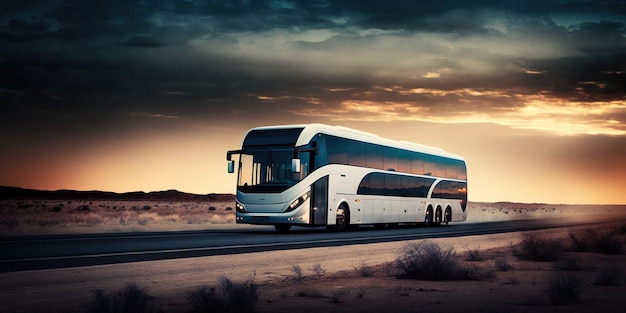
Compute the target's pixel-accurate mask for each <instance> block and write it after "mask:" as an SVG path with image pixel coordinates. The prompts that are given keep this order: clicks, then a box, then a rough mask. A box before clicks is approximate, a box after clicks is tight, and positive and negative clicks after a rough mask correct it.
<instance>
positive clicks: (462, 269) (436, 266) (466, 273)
mask: <svg viewBox="0 0 626 313" xmlns="http://www.w3.org/2000/svg"><path fill="white" fill-rule="evenodd" d="M396 264H397V267H398V269H399V270H400V272H399V273H398V275H397V277H398V278H411V279H425V280H457V279H480V278H481V274H480V273H479V271H478V269H477V267H475V266H469V267H468V266H463V265H461V264H460V263H459V262H458V261H457V258H456V252H455V251H454V249H453V248H448V249H445V250H442V249H441V248H440V247H439V246H438V245H437V244H435V243H432V242H429V241H420V242H418V243H414V244H407V245H406V246H405V247H404V249H403V251H402V253H401V255H400V256H399V257H398V258H397V259H396Z"/></svg>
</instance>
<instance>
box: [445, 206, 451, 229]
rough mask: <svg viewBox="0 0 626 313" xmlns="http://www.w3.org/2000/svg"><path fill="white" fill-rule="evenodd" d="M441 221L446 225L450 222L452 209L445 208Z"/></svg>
mask: <svg viewBox="0 0 626 313" xmlns="http://www.w3.org/2000/svg"><path fill="white" fill-rule="evenodd" d="M443 221H444V222H445V223H446V225H448V223H450V222H451V221H452V209H451V208H450V207H449V206H448V207H446V212H445V214H444V215H443Z"/></svg>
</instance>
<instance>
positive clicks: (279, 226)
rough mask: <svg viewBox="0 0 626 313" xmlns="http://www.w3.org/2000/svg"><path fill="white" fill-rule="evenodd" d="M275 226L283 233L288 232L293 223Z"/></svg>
mask: <svg viewBox="0 0 626 313" xmlns="http://www.w3.org/2000/svg"><path fill="white" fill-rule="evenodd" d="M274 228H276V230H277V231H279V232H281V233H286V232H288V231H289V229H291V225H289V224H275V225H274Z"/></svg>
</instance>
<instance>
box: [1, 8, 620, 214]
mask: <svg viewBox="0 0 626 313" xmlns="http://www.w3.org/2000/svg"><path fill="white" fill-rule="evenodd" d="M0 12H2V13H0V40H1V41H2V45H1V47H2V48H0V70H1V71H2V75H1V77H0V101H1V108H0V128H1V129H0V130H1V131H2V135H1V137H0V149H1V151H2V153H1V154H0V173H1V174H0V185H5V186H18V187H24V188H37V189H46V190H56V189H78V190H93V189H99V190H107V191H117V192H126V191H136V190H143V191H156V190H167V189H178V190H180V191H186V192H193V193H202V194H204V193H212V192H218V193H234V192H235V175H228V174H227V173H226V165H225V154H226V151H227V150H232V149H237V148H239V147H240V145H241V140H242V138H243V136H244V134H245V133H246V131H247V130H248V129H250V128H252V127H256V126H263V125H278V124H299V123H326V124H332V125H342V126H347V127H352V128H355V129H359V130H363V131H368V132H371V133H375V134H378V135H380V136H383V137H388V138H391V139H396V140H406V141H412V142H417V143H422V144H427V145H432V146H437V147H441V148H444V149H445V150H447V151H449V152H452V153H455V154H459V155H462V156H464V157H465V158H466V160H467V164H468V171H469V187H468V194H469V198H470V200H472V201H517V202H552V203H619V204H624V203H626V193H625V192H624V190H625V189H626V183H625V182H624V177H626V162H625V161H624V160H626V89H625V87H624V86H626V74H625V71H626V61H625V60H626V14H624V12H626V4H624V3H617V2H612V1H609V2H596V1H591V2H571V3H570V2H568V1H566V2H563V1H541V5H539V2H537V1H526V2H520V3H517V4H515V5H514V6H513V5H512V4H511V3H508V2H501V1H493V2H492V3H491V2H489V1H487V2H479V3H474V2H467V3H465V2H461V3H459V2H449V1H438V2H436V3H435V2H434V3H430V4H428V5H426V4H420V3H419V2H410V1H408V2H397V3H394V5H391V4H387V3H385V2H379V1H330V0H329V1H315V2H310V1H237V2H233V1H211V2H205V1H185V2H168V1H165V2H154V3H153V2H137V3H133V4H128V3H127V2H124V1H107V2H102V3H93V2H85V1H74V0H58V1H27V2H20V1H8V2H5V3H2V4H0Z"/></svg>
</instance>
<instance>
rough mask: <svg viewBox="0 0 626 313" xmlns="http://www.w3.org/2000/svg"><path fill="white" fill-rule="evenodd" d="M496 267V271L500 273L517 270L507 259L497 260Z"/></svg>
mask: <svg viewBox="0 0 626 313" xmlns="http://www.w3.org/2000/svg"><path fill="white" fill-rule="evenodd" d="M495 265H496V269H497V270H498V271H500V272H506V271H510V270H512V269H514V268H515V267H514V266H513V264H511V263H510V262H509V259H508V258H507V257H502V258H497V259H496V262H495Z"/></svg>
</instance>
